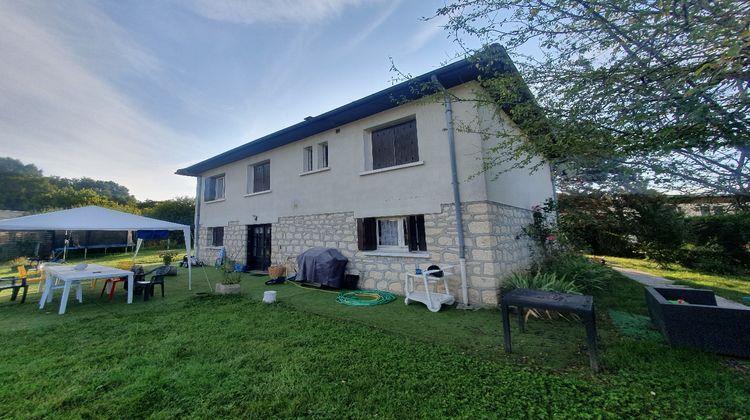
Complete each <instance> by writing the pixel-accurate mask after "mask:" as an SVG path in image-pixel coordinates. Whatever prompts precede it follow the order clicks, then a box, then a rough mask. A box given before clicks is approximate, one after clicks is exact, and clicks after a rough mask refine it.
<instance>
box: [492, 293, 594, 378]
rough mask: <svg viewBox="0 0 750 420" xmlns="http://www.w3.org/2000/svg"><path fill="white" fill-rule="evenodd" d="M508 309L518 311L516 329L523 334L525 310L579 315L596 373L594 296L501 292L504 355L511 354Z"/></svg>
mask: <svg viewBox="0 0 750 420" xmlns="http://www.w3.org/2000/svg"><path fill="white" fill-rule="evenodd" d="M511 306H515V307H516V310H517V311H518V328H519V329H520V330H521V332H524V319H523V310H524V308H534V309H545V310H550V311H557V312H566V313H574V314H576V315H578V316H580V317H581V319H583V323H584V325H585V326H586V337H587V339H588V346H589V363H590V365H591V370H593V371H594V372H599V357H598V353H597V350H596V317H595V314H594V298H593V297H591V296H584V295H571V294H567V293H559V292H545V291H542V290H532V289H514V290H511V291H510V292H508V293H504V294H503V296H502V299H501V300H500V310H501V312H502V318H503V338H504V341H505V352H506V353H510V352H511V344H510V312H509V308H510V307H511Z"/></svg>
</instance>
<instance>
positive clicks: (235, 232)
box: [199, 221, 247, 265]
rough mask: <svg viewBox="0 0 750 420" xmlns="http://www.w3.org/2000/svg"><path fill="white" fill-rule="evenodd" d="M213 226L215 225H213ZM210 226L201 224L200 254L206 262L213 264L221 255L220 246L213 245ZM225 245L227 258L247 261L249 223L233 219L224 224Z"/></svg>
mask: <svg viewBox="0 0 750 420" xmlns="http://www.w3.org/2000/svg"><path fill="white" fill-rule="evenodd" d="M211 227H213V226H211ZM208 230H209V227H206V226H201V227H200V231H199V232H200V233H199V241H200V255H199V258H200V260H201V261H203V263H204V264H208V265H213V264H214V261H216V259H217V258H218V257H219V250H220V249H221V248H220V247H214V246H213V245H211V235H210V234H209V231H208ZM224 247H225V248H226V250H227V254H226V255H227V258H229V259H231V260H235V261H238V262H243V263H244V262H246V261H245V260H246V259H247V251H246V250H247V225H241V224H239V222H236V221H232V222H229V223H228V224H227V226H224Z"/></svg>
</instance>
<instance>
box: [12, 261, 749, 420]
mask: <svg viewBox="0 0 750 420" xmlns="http://www.w3.org/2000/svg"><path fill="white" fill-rule="evenodd" d="M146 257H147V258H151V257H149V256H148V255H147V256H146ZM108 258H111V260H110V261H116V260H117V257H115V256H111V257H108ZM124 258H127V257H124ZM97 262H98V261H97ZM185 271H186V270H184V269H180V271H179V275H178V276H177V277H173V278H169V279H168V283H167V290H166V293H167V296H166V298H164V299H162V298H161V297H158V296H157V297H156V298H155V299H153V300H151V301H149V302H143V301H142V300H139V299H137V297H136V300H135V301H134V303H133V304H132V305H126V304H125V303H124V297H125V294H124V293H123V292H122V291H119V292H118V293H117V294H116V296H115V299H114V300H113V301H111V302H110V301H107V300H106V299H102V300H100V299H99V298H98V294H99V290H98V289H94V288H91V287H86V288H85V294H84V303H82V304H79V303H77V302H75V301H74V300H71V302H70V304H69V305H68V312H67V313H66V314H65V315H63V316H58V315H57V313H56V309H57V302H58V301H59V297H57V298H56V300H55V302H53V304H52V305H51V306H50V307H47V308H45V310H43V311H40V310H39V309H38V307H37V306H36V303H37V301H38V297H39V295H37V294H34V295H31V297H30V299H29V301H28V302H27V303H26V304H24V305H19V304H18V303H17V302H9V301H8V296H7V292H6V293H4V294H3V295H1V296H0V352H1V353H2V354H3V363H2V364H0V401H3V415H4V416H7V417H11V418H28V417H152V418H165V417H176V416H181V417H182V416H184V417H198V418H204V417H209V416H216V417H261V416H263V417H267V416H285V417H287V416H293V417H301V416H305V417H358V418H361V417H374V416H378V417H386V418H394V417H443V416H452V417H511V418H518V417H624V416H633V417H635V416H639V417H642V416H645V417H656V416H659V417H672V418H674V417H688V416H689V417H723V418H741V417H747V416H750V380H748V375H747V373H741V372H739V373H738V372H737V371H736V370H732V369H731V368H730V365H729V363H727V360H726V359H723V358H720V357H717V356H713V355H709V354H704V353H700V352H695V351H691V350H680V349H670V348H669V347H667V346H666V345H665V344H664V343H663V342H662V341H661V340H643V339H635V338H632V337H630V336H626V335H622V334H619V333H618V332H617V331H616V330H615V329H614V328H613V326H612V323H611V322H610V320H609V318H608V315H607V309H616V310H619V311H623V312H629V313H635V314H641V315H643V314H645V303H644V301H643V293H642V290H641V288H640V286H639V285H637V284H636V283H634V282H632V281H630V280H627V279H625V278H622V277H616V278H614V279H613V280H611V281H610V282H609V283H608V284H607V285H606V288H605V290H603V291H602V292H601V293H599V294H597V295H596V296H595V301H596V303H597V309H598V317H599V318H598V327H599V332H600V337H601V341H600V352H601V363H602V365H603V366H604V368H605V371H604V372H603V373H601V374H598V375H594V374H592V373H591V372H590V371H589V369H588V357H587V355H586V351H585V334H584V331H583V328H582V326H581V325H579V324H578V323H577V322H570V321H565V320H562V319H555V320H548V319H543V320H540V319H532V320H530V321H529V323H528V325H527V333H525V334H520V333H519V332H518V331H517V330H516V329H515V326H514V330H513V333H514V337H513V344H514V354H512V355H506V354H505V353H504V352H503V350H502V330H501V323H500V316H499V313H498V311H496V310H476V311H460V310H456V309H445V310H443V311H441V312H439V313H436V314H433V313H431V312H429V311H427V310H426V308H425V307H424V306H423V305H419V304H412V305H410V306H405V305H403V304H402V303H401V301H400V300H397V301H396V302H394V303H391V304H388V305H382V306H376V307H347V306H342V305H339V304H337V303H335V299H334V298H335V294H334V293H328V292H325V291H320V290H311V289H307V288H301V287H297V286H295V285H291V284H283V285H278V286H265V285H264V284H263V282H264V280H266V279H265V278H264V277H254V276H250V275H245V276H244V277H243V280H242V289H243V295H242V296H240V297H214V296H210V295H209V296H206V295H197V294H196V292H206V291H208V285H207V279H208V283H214V282H216V281H218V280H219V275H218V273H217V272H216V271H215V270H214V269H212V268H206V269H205V270H204V269H201V268H197V269H196V270H195V272H194V279H193V284H194V290H193V291H188V290H187V287H186V272H185ZM267 289H273V290H277V291H278V299H279V302H278V303H277V304H273V305H267V304H263V303H261V302H260V299H261V296H262V292H263V290H267ZM733 365H734V364H733Z"/></svg>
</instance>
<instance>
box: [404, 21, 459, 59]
mask: <svg viewBox="0 0 750 420" xmlns="http://www.w3.org/2000/svg"><path fill="white" fill-rule="evenodd" d="M447 24H448V17H447V16H443V15H441V16H438V17H436V18H433V19H430V20H428V21H426V22H423V23H422V24H421V28H420V29H419V30H418V31H417V32H415V33H414V35H412V36H411V38H409V40H408V41H407V42H406V43H405V53H406V54H409V53H413V52H415V51H418V50H419V49H420V48H422V47H424V46H425V44H427V43H428V42H430V40H432V38H434V37H436V36H437V35H440V34H441V33H443V31H445V25H447Z"/></svg>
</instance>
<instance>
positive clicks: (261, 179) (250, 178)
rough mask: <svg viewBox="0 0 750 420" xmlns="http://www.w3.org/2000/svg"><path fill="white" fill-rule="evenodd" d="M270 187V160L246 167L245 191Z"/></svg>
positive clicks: (264, 189) (261, 190)
mask: <svg viewBox="0 0 750 420" xmlns="http://www.w3.org/2000/svg"><path fill="white" fill-rule="evenodd" d="M270 189H271V161H269V160H266V161H263V162H260V163H256V164H254V165H249V166H248V167H247V193H248V194H252V193H258V192H264V191H269V190H270Z"/></svg>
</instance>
